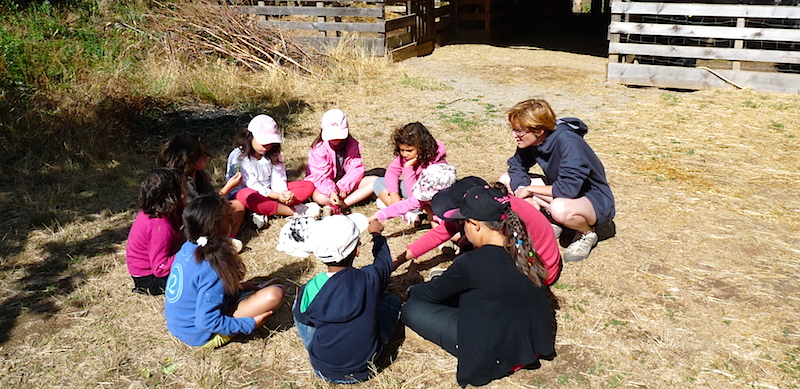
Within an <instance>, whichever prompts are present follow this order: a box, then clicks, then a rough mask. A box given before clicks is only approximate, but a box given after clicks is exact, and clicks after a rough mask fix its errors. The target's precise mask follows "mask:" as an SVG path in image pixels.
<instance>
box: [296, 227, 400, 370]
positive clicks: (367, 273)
mask: <svg viewBox="0 0 800 389" xmlns="http://www.w3.org/2000/svg"><path fill="white" fill-rule="evenodd" d="M372 254H373V256H374V257H375V261H374V263H373V264H372V265H368V266H364V267H362V268H360V269H356V268H353V267H349V268H346V269H343V270H340V271H338V272H336V273H335V274H334V275H333V276H332V277H331V278H330V279H329V280H328V281H327V282H326V283H325V285H324V286H323V287H322V289H321V290H320V291H319V293H318V294H317V296H316V297H314V300H313V301H312V302H311V304H309V306H308V308H307V309H306V311H305V312H300V305H301V304H300V301H301V300H302V298H303V294H304V293H305V288H306V285H303V287H302V288H300V292H299V293H298V294H297V301H296V302H295V304H294V308H293V310H292V313H293V314H294V317H295V319H296V320H297V321H298V322H301V323H303V324H306V325H309V326H312V327H316V331H315V332H314V338H313V339H312V340H311V343H310V344H309V346H308V354H309V358H310V359H311V366H313V367H314V369H316V370H317V371H319V372H320V373H321V374H322V375H323V376H325V378H327V379H329V380H343V379H349V378H350V377H352V378H355V379H357V380H359V381H366V380H368V379H369V378H370V374H371V373H372V371H371V370H370V369H369V362H370V361H371V360H372V358H373V357H374V356H376V355H378V354H380V352H381V351H382V350H381V342H380V339H379V334H378V304H379V303H380V301H381V298H382V297H383V293H384V291H385V290H386V286H387V285H388V284H389V277H390V275H391V273H392V256H391V254H390V253H389V246H388V245H387V244H386V238H384V237H383V236H381V235H379V234H373V247H372Z"/></svg>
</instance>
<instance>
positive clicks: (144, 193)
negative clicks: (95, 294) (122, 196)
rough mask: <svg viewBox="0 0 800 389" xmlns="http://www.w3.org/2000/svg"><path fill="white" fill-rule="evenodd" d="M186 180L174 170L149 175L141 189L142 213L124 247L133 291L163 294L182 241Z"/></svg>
mask: <svg viewBox="0 0 800 389" xmlns="http://www.w3.org/2000/svg"><path fill="white" fill-rule="evenodd" d="M185 191H186V178H185V177H184V175H183V174H181V172H179V171H178V170H175V169H169V168H161V169H154V170H152V171H150V173H149V174H148V175H147V177H146V178H145V179H144V181H143V182H142V184H141V186H140V187H139V200H138V205H139V209H140V210H139V213H138V214H137V215H136V220H134V222H133V225H132V226H131V231H130V233H129V234H128V243H127V244H126V245H125V260H126V262H127V264H128V272H129V273H130V275H131V277H132V278H133V285H134V287H133V291H134V292H137V293H143V294H147V293H149V294H151V295H159V294H163V293H164V287H165V285H166V284H167V276H169V269H170V266H172V261H173V260H174V259H175V253H176V252H177V251H178V248H179V247H180V245H181V243H183V238H182V236H181V233H180V227H181V210H182V209H183V203H184V193H185Z"/></svg>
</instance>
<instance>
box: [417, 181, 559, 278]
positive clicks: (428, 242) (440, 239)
mask: <svg viewBox="0 0 800 389" xmlns="http://www.w3.org/2000/svg"><path fill="white" fill-rule="evenodd" d="M509 198H511V209H512V210H514V212H516V213H517V214H519V217H520V218H521V219H522V222H523V223H525V228H527V229H528V234H530V238H531V242H532V243H533V247H535V248H536V251H537V252H538V253H539V256H540V257H541V258H542V263H543V264H544V268H545V270H547V279H546V280H545V282H544V283H545V285H552V284H553V283H555V282H556V280H558V276H559V275H561V267H562V264H561V252H560V251H559V250H558V242H556V235H555V233H553V227H551V226H550V221H549V220H547V217H545V216H544V214H542V213H541V212H540V211H539V210H537V209H536V208H534V207H533V205H531V204H529V203H528V202H526V201H525V200H523V199H520V198H519V197H515V196H509ZM459 232H462V228H461V227H460V225H459V223H458V222H457V221H452V220H445V221H444V222H443V223H441V224H439V225H438V226H436V227H435V228H433V229H431V230H430V231H428V232H426V233H425V235H422V236H421V237H420V238H419V239H417V240H416V241H414V243H412V244H410V245H409V246H408V248H407V249H408V251H411V254H412V255H413V256H414V258H419V257H420V256H421V255H423V254H425V253H427V252H428V251H431V250H433V249H434V248H435V247H437V246H439V245H440V244H442V243H444V242H446V241H447V240H448V239H450V238H452V237H453V235H455V234H457V233H459Z"/></svg>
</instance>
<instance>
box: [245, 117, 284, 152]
mask: <svg viewBox="0 0 800 389" xmlns="http://www.w3.org/2000/svg"><path fill="white" fill-rule="evenodd" d="M247 130H248V131H250V132H252V133H253V138H255V140H256V142H258V143H259V144H262V145H268V144H271V143H281V131H280V130H279V129H278V123H275V119H273V118H271V117H269V116H267V115H258V116H256V117H254V118H253V120H251V121H250V124H248V125H247Z"/></svg>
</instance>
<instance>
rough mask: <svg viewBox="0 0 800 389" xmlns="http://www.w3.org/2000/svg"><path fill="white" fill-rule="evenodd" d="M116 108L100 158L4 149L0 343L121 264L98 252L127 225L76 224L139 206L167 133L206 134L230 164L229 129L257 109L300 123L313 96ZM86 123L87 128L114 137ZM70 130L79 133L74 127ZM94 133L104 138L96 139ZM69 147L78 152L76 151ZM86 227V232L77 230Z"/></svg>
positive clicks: (286, 320) (110, 246)
mask: <svg viewBox="0 0 800 389" xmlns="http://www.w3.org/2000/svg"><path fill="white" fill-rule="evenodd" d="M110 104H112V103H110ZM113 104H124V102H113ZM113 104H112V105H113ZM115 107H116V109H113V110H109V112H97V114H98V116H100V120H106V119H108V121H109V123H110V124H107V125H106V126H112V127H118V128H116V131H117V133H118V135H119V137H118V140H116V141H115V140H114V139H108V140H105V141H104V142H106V143H107V144H108V145H109V146H111V145H113V148H112V149H111V150H107V152H104V153H103V156H102V157H95V158H94V159H92V157H87V156H86V155H83V156H82V158H76V159H71V157H70V155H71V154H69V153H66V152H65V153H64V154H62V155H59V156H53V157H52V158H48V157H47V156H46V155H40V154H35V153H33V152H31V151H25V150H17V154H19V155H21V156H27V157H19V158H11V157H10V156H9V155H6V156H4V157H3V158H0V160H2V161H3V166H0V173H2V176H0V220H3V223H0V275H1V276H2V277H3V278H4V284H5V285H4V288H3V289H4V292H3V293H2V295H0V345H2V344H4V343H6V342H8V341H9V340H10V337H11V336H12V335H11V334H12V333H13V331H14V328H15V327H16V326H17V325H18V324H20V322H21V320H23V319H21V316H24V315H26V314H36V316H35V317H34V316H32V318H34V319H35V318H41V316H40V315H45V316H44V317H49V316H52V315H54V314H57V313H58V311H59V310H60V309H61V307H60V306H59V304H58V299H57V298H58V297H61V298H63V297H65V296H67V295H69V294H70V293H72V292H73V291H74V290H75V289H76V288H78V287H79V286H80V285H81V284H83V283H84V282H86V281H87V280H88V279H90V278H93V277H100V276H103V275H104V274H105V273H107V272H108V270H109V269H111V268H112V267H113V266H116V264H109V263H105V262H104V261H105V259H106V258H99V257H100V256H104V255H107V254H110V253H112V252H113V251H114V250H116V247H118V246H119V245H121V244H123V243H124V242H125V240H126V239H127V235H128V231H129V230H130V225H129V224H126V225H125V226H121V227H117V228H107V229H105V230H103V231H101V232H99V233H95V232H94V231H93V230H89V229H83V228H81V226H80V225H76V223H87V225H88V224H89V223H96V222H100V223H103V222H104V221H105V220H108V219H109V217H112V216H114V215H116V214H119V213H123V212H129V211H131V212H132V211H135V202H136V196H137V191H138V187H139V184H140V182H141V180H142V178H143V177H144V176H145V174H146V173H147V171H149V170H150V169H152V168H154V167H155V162H154V161H155V155H156V154H157V152H158V149H159V147H160V145H161V144H162V143H163V142H164V141H165V140H166V139H168V138H169V137H171V136H172V135H174V134H178V133H181V132H187V131H190V132H196V133H200V134H202V135H204V136H205V137H206V138H207V139H208V141H209V151H210V152H212V153H214V154H217V155H219V156H220V157H219V158H217V160H216V161H213V162H212V163H214V164H219V165H222V166H223V169H224V164H225V161H226V159H227V155H228V152H230V148H231V142H232V139H233V136H234V135H235V133H236V131H237V129H238V128H239V127H241V126H246V125H247V123H248V122H249V121H250V119H251V118H252V117H254V116H255V115H257V114H260V113H267V114H269V115H271V116H273V117H274V118H275V119H276V121H278V123H280V124H281V125H282V126H284V128H291V129H294V128H299V126H297V125H295V123H296V121H297V116H298V114H299V113H301V112H303V111H304V110H306V109H308V108H309V105H308V104H307V103H305V102H303V101H291V102H286V103H285V104H283V105H281V106H278V107H275V108H274V109H270V110H269V111H268V112H267V111H264V112H262V111H259V112H242V111H231V110H222V109H215V108H213V107H212V108H208V109H203V110H186V111H179V112H173V113H161V114H156V115H152V114H151V115H150V116H147V115H145V117H139V116H137V117H135V118H126V120H124V122H123V121H120V119H119V117H116V118H114V117H112V115H111V114H112V113H114V112H117V111H126V112H133V111H136V112H139V110H138V108H137V109H127V110H126V108H125V107H124V106H115ZM106 108H108V107H106ZM102 114H105V115H107V116H109V117H108V118H105V116H103V115H102ZM54 120H57V118H56V119H54ZM64 120H65V121H70V120H74V118H72V119H71V118H64ZM132 123H135V124H132ZM78 124H80V122H74V123H72V122H70V123H67V124H64V126H66V127H68V128H72V129H74V128H80V126H79V125H78ZM84 131H85V136H86V137H98V136H112V135H109V134H105V133H103V134H105V135H103V134H96V133H91V131H89V130H84ZM298 131H304V130H302V129H301V130H298ZM79 134H80V133H78V135H79ZM300 134H301V135H302V136H305V135H307V134H305V133H302V132H301V133H300ZM287 135H288V134H287ZM72 136H73V138H74V137H75V136H76V134H72ZM112 137H113V136H112ZM57 141H59V139H56V138H53V139H45V140H43V141H42V142H57ZM87 142H89V141H88V140H87ZM91 142H93V143H98V140H96V139H93V140H92V141H91ZM101 143H102V141H101ZM20 147H23V148H24V147H26V146H25V145H22V146H20ZM71 152H73V153H78V154H80V153H81V152H80V150H78V151H75V150H72V151H71ZM217 185H219V183H217ZM131 220H132V218H131ZM41 230H47V231H54V232H53V233H51V234H45V235H48V237H46V238H44V239H41V240H42V241H43V243H41V244H39V243H36V244H35V245H38V247H29V248H27V249H26V246H28V245H30V243H31V242H29V239H30V238H31V237H32V236H40V237H41V234H34V232H36V231H41ZM62 231H63V232H62ZM66 234H72V235H73V236H72V237H69V238H63V240H65V241H69V243H59V242H58V241H57V240H58V239H61V238H58V236H59V235H66ZM81 234H85V235H83V236H88V237H87V238H86V239H80V236H81ZM75 236H77V239H75ZM295 266H302V265H299V264H298V265H295ZM290 267H291V266H290ZM299 271H300V269H299V268H298V269H292V268H287V269H281V270H279V271H278V272H276V274H278V276H281V274H293V273H294V272H298V274H300V273H299ZM295 289H296V288H295ZM289 290H292V292H291V293H292V296H291V297H292V298H293V296H294V293H296V291H294V289H292V288H287V292H288V291H289ZM287 294H288V293H287ZM69 304H70V305H74V306H82V305H83V304H84V302H80V301H69ZM87 304H88V302H87ZM276 318H277V319H278V326H279V327H283V328H288V327H290V326H291V312H289V316H288V317H284V316H281V315H280V314H279V315H277V316H276ZM271 320H272V321H273V322H274V321H275V320H273V319H271Z"/></svg>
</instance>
